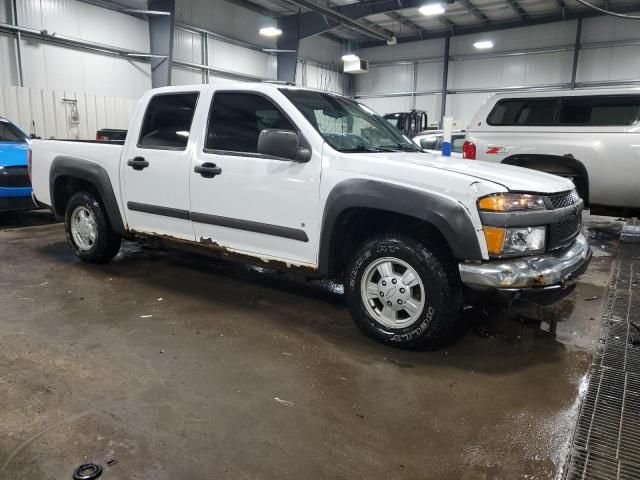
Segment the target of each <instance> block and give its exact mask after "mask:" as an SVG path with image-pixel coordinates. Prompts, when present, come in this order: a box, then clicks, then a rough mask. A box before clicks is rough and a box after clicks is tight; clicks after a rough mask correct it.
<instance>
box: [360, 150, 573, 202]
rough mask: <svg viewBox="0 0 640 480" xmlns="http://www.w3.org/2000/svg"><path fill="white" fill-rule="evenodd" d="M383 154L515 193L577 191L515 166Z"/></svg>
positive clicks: (555, 178)
mask: <svg viewBox="0 0 640 480" xmlns="http://www.w3.org/2000/svg"><path fill="white" fill-rule="evenodd" d="M365 155H366V154H365ZM369 155H371V154H369ZM375 155H378V154H375ZM380 155H385V156H387V158H388V160H389V161H390V162H398V163H402V162H409V163H412V164H414V165H423V166H425V167H429V168H434V169H439V170H447V171H450V172H455V173H460V174H463V175H468V176H470V177H473V178H477V179H479V180H487V181H489V182H493V183H497V184H500V185H502V186H503V187H505V188H506V189H507V190H511V191H514V192H538V193H557V192H566V191H567V190H572V189H573V188H575V187H574V185H573V182H571V180H568V179H566V178H562V177H558V176H556V175H551V174H549V173H544V172H539V171H537V170H531V169H528V168H522V167H514V166H512V165H502V164H499V163H489V162H479V161H477V160H462V159H456V158H453V157H443V156H441V155H436V154H432V153H418V152H416V153H411V152H402V153H401V152H398V153H385V154H380Z"/></svg>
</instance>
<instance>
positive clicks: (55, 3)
mask: <svg viewBox="0 0 640 480" xmlns="http://www.w3.org/2000/svg"><path fill="white" fill-rule="evenodd" d="M4 1H9V0H4ZM17 6H18V22H19V24H20V25H21V26H24V27H30V28H37V29H46V30H47V31H48V32H49V33H54V32H55V33H57V34H59V35H64V36H69V37H75V38H81V39H84V40H89V41H92V42H97V43H104V44H107V45H112V46H117V47H122V48H128V49H131V50H139V51H149V32H148V30H149V27H148V22H147V21H146V20H142V19H139V18H136V17H132V16H131V15H126V14H123V13H118V12H114V11H112V10H107V9H105V8H100V7H96V6H94V5H89V4H86V3H83V2H79V1H77V0H19V1H18V2H17Z"/></svg>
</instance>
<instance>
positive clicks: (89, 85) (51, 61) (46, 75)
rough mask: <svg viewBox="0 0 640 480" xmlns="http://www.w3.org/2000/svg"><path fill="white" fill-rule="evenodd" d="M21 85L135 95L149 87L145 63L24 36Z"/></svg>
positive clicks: (149, 68) (148, 67)
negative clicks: (22, 80)
mask: <svg viewBox="0 0 640 480" xmlns="http://www.w3.org/2000/svg"><path fill="white" fill-rule="evenodd" d="M22 72H23V75H24V86H25V87H31V88H41V89H45V90H73V91H78V92H87V93H90V94H97V95H107V96H116V97H128V98H133V99H138V98H139V97H140V96H141V95H142V94H143V93H144V92H145V91H146V90H148V89H149V88H151V67H150V65H149V64H148V63H145V62H140V61H134V60H130V59H127V58H120V57H114V56H110V55H103V54H100V53H95V52H89V51H82V50H76V49H70V48H66V47H63V46H59V45H52V44H47V43H43V42H40V41H38V40H33V39H28V38H25V39H23V42H22Z"/></svg>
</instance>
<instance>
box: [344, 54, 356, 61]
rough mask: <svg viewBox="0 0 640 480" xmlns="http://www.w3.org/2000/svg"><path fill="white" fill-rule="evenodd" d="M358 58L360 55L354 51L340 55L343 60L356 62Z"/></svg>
mask: <svg viewBox="0 0 640 480" xmlns="http://www.w3.org/2000/svg"><path fill="white" fill-rule="evenodd" d="M358 60H360V57H359V56H358V55H356V54H355V53H347V54H345V55H343V56H342V61H343V62H357V61H358Z"/></svg>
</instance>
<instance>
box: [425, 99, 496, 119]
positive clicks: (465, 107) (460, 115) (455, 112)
mask: <svg viewBox="0 0 640 480" xmlns="http://www.w3.org/2000/svg"><path fill="white" fill-rule="evenodd" d="M490 95H491V94H490V93H463V94H455V95H447V107H446V115H448V116H451V117H453V120H454V121H455V122H456V125H455V128H467V126H468V125H469V122H470V121H471V119H472V118H473V116H474V115H475V113H476V112H477V111H478V109H479V108H480V106H481V105H482V104H483V103H484V101H485V100H486V99H487V98H489V96H490ZM434 120H435V121H439V120H440V119H439V118H436V117H434Z"/></svg>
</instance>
